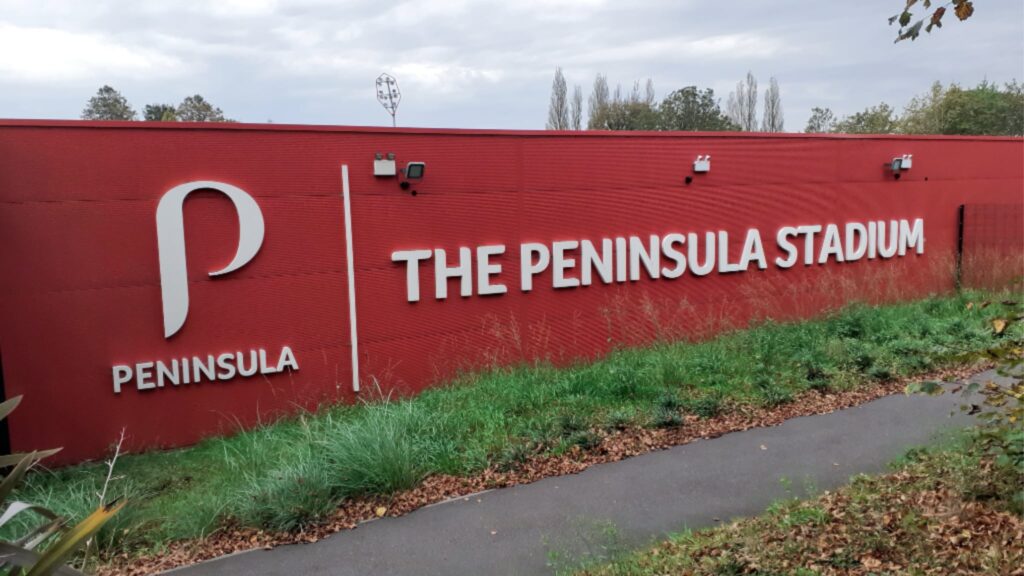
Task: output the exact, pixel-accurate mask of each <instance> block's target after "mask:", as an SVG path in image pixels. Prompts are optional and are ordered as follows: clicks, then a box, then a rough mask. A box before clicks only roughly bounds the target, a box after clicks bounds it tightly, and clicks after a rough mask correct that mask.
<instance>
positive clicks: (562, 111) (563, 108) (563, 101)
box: [545, 67, 569, 130]
mask: <svg viewBox="0 0 1024 576" xmlns="http://www.w3.org/2000/svg"><path fill="white" fill-rule="evenodd" d="M545 128H547V129H548V130H568V129H569V99H568V90H567V87H566V84H565V76H564V75H563V74H562V68H561V67H558V68H555V79H554V80H553V81H552V82H551V102H550V103H549V104H548V122H547V124H546V125H545Z"/></svg>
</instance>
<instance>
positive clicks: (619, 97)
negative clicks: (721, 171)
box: [545, 68, 784, 132]
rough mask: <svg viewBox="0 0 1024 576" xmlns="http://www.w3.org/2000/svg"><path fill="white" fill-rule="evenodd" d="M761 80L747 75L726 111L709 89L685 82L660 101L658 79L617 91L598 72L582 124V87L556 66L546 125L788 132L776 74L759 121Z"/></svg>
mask: <svg viewBox="0 0 1024 576" xmlns="http://www.w3.org/2000/svg"><path fill="white" fill-rule="evenodd" d="M758 102H759V100H758V91H757V79H756V78H755V77H754V75H753V74H751V73H748V74H747V77H746V79H745V80H743V81H741V82H740V83H739V84H737V86H736V91H735V92H733V93H731V94H730V95H729V98H728V100H727V104H726V109H725V110H722V107H721V104H720V102H719V99H717V98H716V97H715V92H714V90H712V89H711V88H705V89H700V88H698V87H697V86H687V87H685V88H681V89H679V90H675V91H673V92H672V93H670V94H669V95H668V96H666V97H665V98H664V99H663V100H661V101H660V102H659V101H658V100H657V98H656V96H655V92H654V82H653V81H652V80H651V79H647V81H646V82H644V83H643V84H642V85H641V82H640V81H639V80H638V81H636V82H634V83H633V87H632V89H630V90H628V91H626V90H623V88H622V85H621V84H617V85H616V86H615V88H614V90H613V89H612V88H611V87H610V85H609V84H608V77H607V76H605V75H604V74H598V75H597V77H596V78H594V84H593V87H592V88H591V91H590V96H589V97H588V98H587V121H586V125H585V126H584V123H583V90H582V88H581V87H580V86H579V85H575V86H574V87H573V90H572V94H571V96H570V94H569V85H568V83H567V82H566V80H565V74H564V73H563V72H562V69H561V68H556V69H555V78H554V80H553V81H552V83H551V101H550V104H549V105H548V119H547V123H546V125H545V126H546V128H547V129H549V130H583V129H587V130H683V131H698V130H699V131H711V132H715V131H741V130H742V131H757V130H761V131H763V132H782V131H783V130H784V121H783V112H782V95H781V92H780V91H779V83H778V82H777V81H776V80H775V78H771V80H770V81H769V86H768V90H767V91H766V92H765V95H764V112H763V113H762V114H761V116H760V120H759V119H758V118H759V116H758Z"/></svg>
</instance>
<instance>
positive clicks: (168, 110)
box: [142, 104, 178, 122]
mask: <svg viewBox="0 0 1024 576" xmlns="http://www.w3.org/2000/svg"><path fill="white" fill-rule="evenodd" d="M142 118H143V119H144V120H148V121H150V122H174V121H175V120H177V119H178V111H177V109H176V108H175V107H174V105H173V104H146V108H145V111H144V112H143V113H142Z"/></svg>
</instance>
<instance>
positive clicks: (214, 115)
mask: <svg viewBox="0 0 1024 576" xmlns="http://www.w3.org/2000/svg"><path fill="white" fill-rule="evenodd" d="M142 118H143V120H148V121H159V122H234V120H231V119H230V118H225V117H224V112H223V111H222V110H221V109H220V108H217V107H216V106H214V105H213V104H211V103H210V102H208V101H207V100H206V99H205V98H203V97H202V96H200V95H199V94H195V95H192V96H188V97H186V98H185V99H184V100H182V101H181V103H180V104H178V105H177V106H175V105H173V104H146V107H145V108H144V109H143V113H142ZM82 120H138V113H136V112H135V109H134V108H132V106H131V104H129V103H128V99H127V98H125V97H124V96H122V95H121V93H120V92H118V91H117V90H115V89H114V88H111V87H110V86H106V85H105V86H103V87H102V88H100V89H99V90H97V91H96V95H95V96H93V97H92V98H90V99H89V103H88V104H86V106H85V109H84V110H82Z"/></svg>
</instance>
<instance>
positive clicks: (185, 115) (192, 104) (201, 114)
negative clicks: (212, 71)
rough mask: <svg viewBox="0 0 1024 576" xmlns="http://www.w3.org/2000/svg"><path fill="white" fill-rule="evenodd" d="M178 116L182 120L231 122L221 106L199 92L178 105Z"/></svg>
mask: <svg viewBox="0 0 1024 576" xmlns="http://www.w3.org/2000/svg"><path fill="white" fill-rule="evenodd" d="M177 116H178V120H181V121H182V122H230V120H228V119H226V118H224V112H223V111H221V109H220V108H217V107H215V106H214V105H213V104H210V103H209V102H207V101H206V100H205V99H204V98H203V97H202V96H200V95H199V94H196V95H195V96H189V97H188V98H185V99H184V100H183V101H182V102H181V104H179V105H178V110H177Z"/></svg>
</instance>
